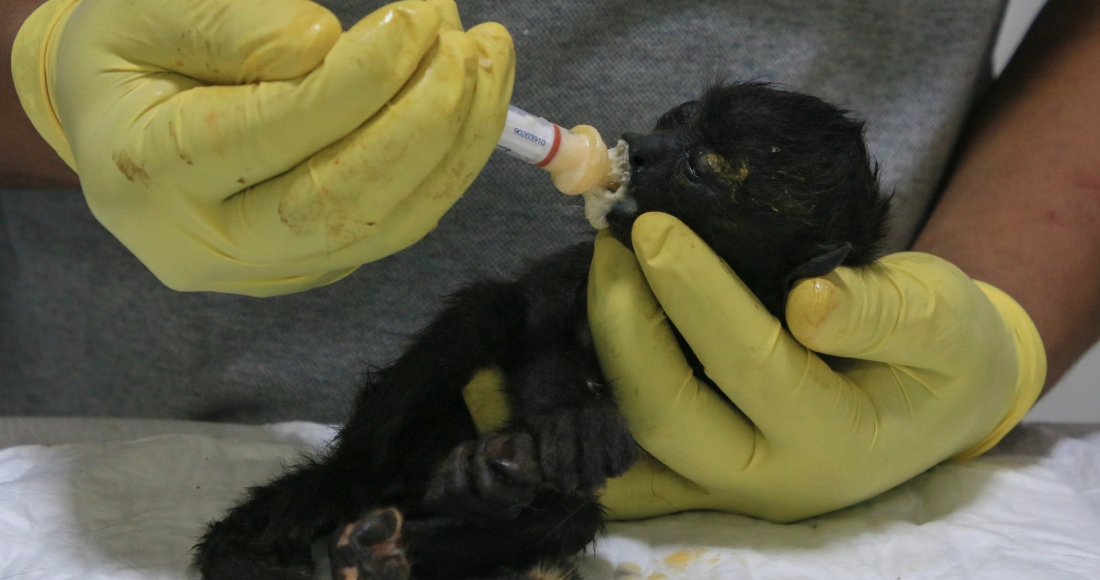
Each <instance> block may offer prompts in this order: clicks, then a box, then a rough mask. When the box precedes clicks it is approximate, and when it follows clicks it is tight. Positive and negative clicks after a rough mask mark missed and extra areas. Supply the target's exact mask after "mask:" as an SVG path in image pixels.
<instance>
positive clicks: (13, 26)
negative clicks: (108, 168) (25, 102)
mask: <svg viewBox="0 0 1100 580" xmlns="http://www.w3.org/2000/svg"><path fill="white" fill-rule="evenodd" d="M44 1H45V0H5V1H4V2H3V4H0V127H2V130H0V187H73V186H75V185H77V183H78V182H77V177H76V174H75V173H73V171H72V170H71V169H69V167H68V166H67V165H65V162H64V161H62V160H61V158H60V157H58V156H57V154H56V153H54V151H53V149H51V148H50V146H49V145H47V144H46V141H44V140H43V139H42V137H40V136H39V135H38V132H37V131H35V129H34V126H33V125H31V122H30V120H29V119H27V116H26V114H24V113H23V107H22V106H20V104H19V98H18V96H17V95H16V94H15V85H14V84H13V82H12V77H11V49H12V43H13V42H14V41H15V35H16V33H17V32H19V27H20V26H21V25H22V24H23V22H24V21H25V20H26V19H27V16H29V15H30V13H31V12H33V11H34V9H35V8H37V7H38V6H40V5H41V4H42V3H43V2H44Z"/></svg>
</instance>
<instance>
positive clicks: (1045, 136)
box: [914, 0, 1100, 390]
mask: <svg viewBox="0 0 1100 580" xmlns="http://www.w3.org/2000/svg"><path fill="white" fill-rule="evenodd" d="M1097 103H1100V3H1097V2H1093V1H1091V0H1052V1H1051V2H1050V3H1049V4H1048V5H1047V6H1046V8H1044V9H1043V12H1042V13H1041V15H1040V16H1039V19H1038V20H1037V21H1036V23H1035V25H1034V26H1033V27H1032V29H1031V31H1030V32H1029V33H1028V35H1027V38H1026V39H1025V40H1024V42H1023V44H1022V45H1021V47H1020V50H1019V51H1018V52H1017V56H1016V57H1015V58H1014V59H1013V61H1012V62H1011V63H1010V64H1009V66H1008V68H1007V69H1006V70H1005V73H1004V75H1002V76H1001V77H1000V79H998V81H997V83H996V86H995V87H994V90H993V91H992V92H991V94H990V95H989V96H988V97H987V98H986V99H985V101H984V102H983V103H982V106H981V108H980V110H979V114H978V116H977V117H976V118H975V121H974V123H973V124H972V128H971V131H970V132H969V134H968V137H967V141H966V145H965V146H964V148H963V150H962V156H961V157H960V161H959V164H958V167H957V169H956V170H955V172H954V174H953V175H952V176H951V179H950V181H949V184H948V186H947V189H946V190H945V192H944V195H943V198H942V200H941V201H940V203H939V204H938V205H937V207H936V209H935V211H934V213H933V214H932V216H931V218H930V220H929V222H928V224H927V225H926V226H925V228H924V230H923V232H922V233H921V235H920V237H919V238H918V239H917V241H916V245H915V247H914V249H915V250H918V251H922V252H928V253H931V254H936V255H938V256H940V257H942V258H945V259H947V260H949V261H951V262H952V263H954V264H956V265H957V266H959V267H960V268H962V269H963V271H965V272H966V273H967V274H969V275H970V276H971V277H972V278H975V279H978V280H982V281H985V282H988V283H990V284H993V285H994V286H996V287H998V288H1000V289H1002V290H1004V291H1005V292H1007V293H1008V294H1009V295H1011V296H1012V297H1014V298H1015V299H1016V300H1017V301H1018V302H1019V303H1020V304H1021V305H1022V306H1023V307H1024V309H1025V310H1027V312H1028V314H1029V315H1030V316H1031V318H1032V320H1034V321H1035V325H1036V326H1037V327H1038V329H1039V334H1040V336H1042V339H1043V344H1044V346H1045V347H1046V352H1047V360H1048V370H1047V382H1046V387H1045V390H1049V389H1050V388H1051V387H1052V386H1053V385H1054V384H1055V383H1056V382H1057V381H1058V379H1059V378H1060V377H1061V376H1062V375H1063V374H1064V373H1065V372H1066V370H1067V369H1069V367H1070V366H1071V365H1072V364H1073V363H1074V362H1075V361H1076V360H1077V359H1078V358H1080V356H1081V355H1082V354H1083V353H1084V352H1085V350H1087V349H1088V348H1089V346H1091V345H1092V344H1093V343H1095V342H1096V340H1097V339H1098V338H1100V115H1098V114H1097Z"/></svg>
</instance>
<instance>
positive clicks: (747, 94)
mask: <svg viewBox="0 0 1100 580" xmlns="http://www.w3.org/2000/svg"><path fill="white" fill-rule="evenodd" d="M623 139H624V140H625V141H626V142H627V144H628V145H629V155H630V184H629V187H628V188H627V192H626V196H625V197H624V198H623V199H622V200H621V201H620V202H619V203H617V204H616V206H615V207H614V208H612V210H611V211H610V213H608V216H607V221H608V224H609V227H610V229H611V232H612V234H613V235H614V236H615V237H616V238H617V239H618V240H619V241H620V242H622V243H623V244H626V245H627V246H628V247H630V246H631V241H630V230H631V226H632V225H633V224H634V220H635V219H636V218H637V217H638V216H639V215H641V214H642V213H645V212H651V211H659V212H664V213H668V214H671V215H673V216H676V217H677V218H679V219H680V220H682V221H683V222H684V223H685V224H686V225H687V226H688V227H690V228H691V229H692V231H694V232H695V233H696V234H698V235H699V237H700V238H702V240H703V241H704V242H706V243H707V245H709V246H710V247H711V248H713V249H714V251H715V252H716V253H717V254H718V255H719V256H720V257H721V258H722V259H723V260H725V261H726V263H727V264H729V265H730V267H731V268H733V270H734V271H735V272H736V273H737V275H738V276H740V278H741V279H742V280H743V281H744V282H745V284H746V285H748V287H749V288H750V289H751V290H752V291H753V293H755V294H756V296H757V297H758V298H759V299H760V301H761V302H762V303H763V304H764V306H765V307H767V308H768V310H769V311H770V312H771V313H772V314H773V315H775V316H777V317H779V318H783V311H784V308H785V306H786V297H787V293H788V291H789V289H790V286H791V284H792V283H793V282H794V281H795V280H797V279H799V278H806V277H811V276H820V275H824V274H826V273H828V272H830V271H832V270H833V269H834V268H836V267H837V266H839V265H841V264H845V265H862V264H867V263H869V262H871V261H873V260H874V259H875V257H876V254H877V252H878V247H879V245H880V243H881V242H882V240H883V238H884V236H885V232H886V217H887V212H888V210H889V200H888V199H887V198H885V197H884V196H882V195H881V193H880V191H879V185H878V177H877V171H876V167H875V165H874V163H873V162H872V161H871V159H870V156H869V155H868V153H867V148H866V146H865V144H864V142H863V124H862V123H861V122H859V121H855V120H853V119H850V118H849V117H848V116H847V115H846V113H845V111H842V110H840V109H838V108H836V107H834V106H832V105H830V104H828V103H826V102H825V101H822V100H821V99H818V98H816V97H811V96H808V95H803V94H799V93H794V92H790V91H784V90H779V89H776V88H774V87H772V86H770V85H768V84H764V83H739V84H719V85H716V86H713V87H711V88H710V89H708V90H707V91H706V92H705V93H704V94H703V96H702V97H701V98H700V99H698V100H695V101H688V102H686V103H684V104H682V105H680V106H678V107H676V108H674V109H672V110H670V111H668V112H667V113H665V114H664V115H662V116H661V118H660V119H659V120H658V121H657V125H656V126H655V127H654V128H653V131H652V132H650V133H645V134H641V133H627V134H626V135H623Z"/></svg>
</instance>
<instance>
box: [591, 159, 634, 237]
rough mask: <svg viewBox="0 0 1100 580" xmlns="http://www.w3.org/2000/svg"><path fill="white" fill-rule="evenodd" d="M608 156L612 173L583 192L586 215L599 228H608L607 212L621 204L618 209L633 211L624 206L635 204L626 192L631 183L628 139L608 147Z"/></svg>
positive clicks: (593, 225)
mask: <svg viewBox="0 0 1100 580" xmlns="http://www.w3.org/2000/svg"><path fill="white" fill-rule="evenodd" d="M607 156H608V158H609V159H610V160H611V173H608V174H607V177H605V178H604V179H603V180H601V181H600V183H599V185H597V186H596V187H594V188H592V189H590V190H588V191H585V192H584V193H582V194H581V195H583V196H584V217H586V218H588V223H590V224H592V227H594V228H596V229H597V230H603V229H607V227H608V224H607V214H609V213H611V210H612V209H613V208H616V207H617V206H619V207H618V209H620V210H627V212H628V213H633V212H632V211H630V208H627V207H622V206H626V205H630V206H633V205H635V204H634V201H633V200H632V199H631V198H629V197H627V194H626V190H627V187H628V186H629V185H630V154H629V153H628V152H627V144H626V141H623V140H622V139H620V140H619V142H618V143H616V144H615V146H614V147H612V148H611V149H608V151H607Z"/></svg>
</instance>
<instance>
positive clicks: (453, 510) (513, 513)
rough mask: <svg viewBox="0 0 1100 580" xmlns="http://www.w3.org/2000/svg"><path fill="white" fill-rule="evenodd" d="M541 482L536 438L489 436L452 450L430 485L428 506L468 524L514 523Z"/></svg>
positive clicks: (427, 499)
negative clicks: (474, 522) (469, 522)
mask: <svg viewBox="0 0 1100 580" xmlns="http://www.w3.org/2000/svg"><path fill="white" fill-rule="evenodd" d="M541 480H542V479H541V475H540V470H539V464H538V461H536V458H535V444H534V440H533V439H532V438H531V436H530V435H528V434H526V433H486V434H485V435H482V436H481V437H480V438H479V439H478V440H477V441H467V442H465V443H463V444H461V445H458V446H457V447H455V448H454V449H453V450H452V451H451V453H450V455H449V456H448V457H447V459H446V460H445V461H444V462H443V463H442V464H441V465H440V467H439V469H438V470H437V471H436V473H435V475H434V476H433V477H432V479H431V481H430V482H429V483H428V491H427V493H426V494H425V496H424V505H425V507H426V508H428V509H430V510H431V511H433V512H435V513H437V514H439V515H444V516H449V517H454V518H459V519H464V520H473V521H484V520H496V521H508V520H513V519H515V518H516V517H517V516H518V515H519V513H520V511H521V510H522V509H523V508H524V507H525V506H528V505H530V504H531V502H532V501H533V500H534V498H535V490H536V489H537V487H538V485H539V483H540V482H541Z"/></svg>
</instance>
